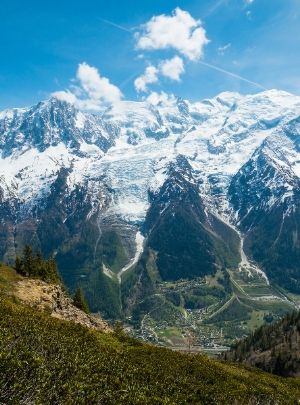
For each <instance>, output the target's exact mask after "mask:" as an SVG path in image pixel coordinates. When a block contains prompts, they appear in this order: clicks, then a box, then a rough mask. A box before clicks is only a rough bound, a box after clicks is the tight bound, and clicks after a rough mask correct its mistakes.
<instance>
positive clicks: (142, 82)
mask: <svg viewBox="0 0 300 405" xmlns="http://www.w3.org/2000/svg"><path fill="white" fill-rule="evenodd" d="M158 72H159V71H158V69H157V68H156V67H155V66H153V65H150V66H147V67H146V70H145V72H144V74H142V75H141V76H139V77H138V78H137V79H135V81H134V86H135V88H136V90H137V91H144V92H146V91H147V90H148V87H147V85H148V84H152V83H156V82H158Z"/></svg>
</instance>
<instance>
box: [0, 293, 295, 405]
mask: <svg viewBox="0 0 300 405" xmlns="http://www.w3.org/2000/svg"><path fill="white" fill-rule="evenodd" d="M0 314H1V318H0V370H1V372H0V402H1V403H5V404H25V403H29V402H30V403H34V404H49V403H51V404H56V403H57V404H74V403H76V404H98V403H99V404H141V405H142V404H143V405H144V404H155V405H156V404H174V405H175V404H176V405H178V404H222V405H223V404H230V403H234V401H236V403H237V404H248V403H250V402H249V401H250V400H252V401H254V399H256V400H260V401H261V402H260V403H267V401H269V400H273V401H277V402H276V403H278V404H293V403H294V401H295V400H297V399H298V398H300V384H299V381H298V380H296V379H295V380H292V379H286V380H284V379H281V378H279V377H273V376H271V375H268V374H266V373H264V372H261V371H258V370H254V369H251V368H245V367H243V366H239V365H234V364H230V363H228V364H227V363H225V362H220V361H215V360H211V359H209V358H208V357H206V356H203V355H186V354H180V353H177V352H172V351H170V350H167V349H162V348H156V347H153V346H150V345H146V344H141V343H139V342H137V341H135V340H133V339H130V338H127V337H125V336H124V335H123V334H120V335H114V334H110V335H107V334H103V333H100V332H96V331H92V330H89V329H87V328H85V327H82V326H80V325H75V324H73V323H72V322H64V321H60V320H57V319H53V318H51V317H49V316H47V315H46V314H42V313H37V312H35V311H34V310H32V309H30V308H27V307H23V306H21V305H17V304H15V303H12V302H11V301H9V300H8V299H7V298H3V297H1V298H0Z"/></svg>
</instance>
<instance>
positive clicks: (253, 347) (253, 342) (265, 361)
mask: <svg viewBox="0 0 300 405" xmlns="http://www.w3.org/2000/svg"><path fill="white" fill-rule="evenodd" d="M299 338H300V314H299V312H298V313H297V312H292V313H291V314H288V315H286V316H285V317H284V318H283V319H281V320H280V321H277V322H274V323H272V324H271V325H266V326H262V327H261V328H259V329H257V330H256V331H255V332H254V333H253V334H251V336H249V337H247V338H246V339H244V340H242V341H240V342H238V343H237V344H236V345H235V346H234V347H233V349H232V350H231V351H230V352H228V353H226V354H225V357H226V358H227V359H228V360H235V361H238V362H241V363H244V364H248V365H252V366H256V367H259V368H261V369H263V370H265V371H268V372H271V373H274V374H278V375H282V376H299V375H300V353H299Z"/></svg>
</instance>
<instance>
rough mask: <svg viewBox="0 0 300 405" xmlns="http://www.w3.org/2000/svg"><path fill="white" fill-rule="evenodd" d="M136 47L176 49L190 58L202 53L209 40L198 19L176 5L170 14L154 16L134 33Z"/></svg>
mask: <svg viewBox="0 0 300 405" xmlns="http://www.w3.org/2000/svg"><path fill="white" fill-rule="evenodd" d="M136 38H137V48H138V49H143V50H158V49H169V48H172V49H176V50H177V51H178V52H179V53H181V54H182V55H184V56H186V57H187V58H188V59H190V60H198V59H200V58H201V57H202V55H203V49H204V46H205V45H206V44H207V43H208V42H209V41H208V39H207V37H206V32H205V29H204V28H203V27H202V25H201V21H200V20H195V19H194V18H193V17H192V16H191V15H190V14H189V13H188V12H187V11H184V10H181V9H180V8H179V7H177V8H176V9H175V10H174V11H173V13H172V15H171V16H168V15H165V14H162V15H159V16H154V17H152V18H151V20H149V21H148V22H147V23H146V24H145V25H143V26H142V32H141V33H137V34H136Z"/></svg>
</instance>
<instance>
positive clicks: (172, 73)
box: [160, 56, 184, 81]
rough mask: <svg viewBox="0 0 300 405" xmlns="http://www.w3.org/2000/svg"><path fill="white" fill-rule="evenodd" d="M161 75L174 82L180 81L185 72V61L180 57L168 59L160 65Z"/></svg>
mask: <svg viewBox="0 0 300 405" xmlns="http://www.w3.org/2000/svg"><path fill="white" fill-rule="evenodd" d="M160 71H161V73H162V74H163V75H164V76H166V77H168V78H169V79H172V80H177V81H179V80H180V75H181V74H182V73H183V72H184V64H183V60H182V59H181V58H180V57H179V56H174V58H172V59H167V60H164V61H163V62H161V64H160Z"/></svg>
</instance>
